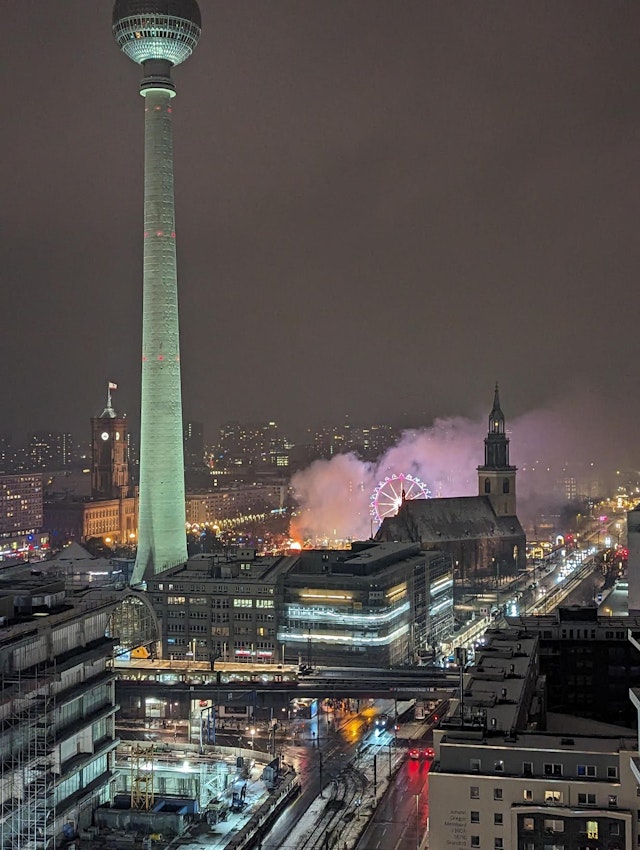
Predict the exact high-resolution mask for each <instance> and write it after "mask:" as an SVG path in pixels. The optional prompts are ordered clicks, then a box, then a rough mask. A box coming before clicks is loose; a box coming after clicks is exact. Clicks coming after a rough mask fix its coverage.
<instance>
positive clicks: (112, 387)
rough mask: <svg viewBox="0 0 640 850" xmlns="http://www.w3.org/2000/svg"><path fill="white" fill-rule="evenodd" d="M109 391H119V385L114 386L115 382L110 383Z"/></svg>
mask: <svg viewBox="0 0 640 850" xmlns="http://www.w3.org/2000/svg"><path fill="white" fill-rule="evenodd" d="M109 389H110V390H117V389H118V385H117V384H114V383H113V381H109Z"/></svg>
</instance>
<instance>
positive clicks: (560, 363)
mask: <svg viewBox="0 0 640 850" xmlns="http://www.w3.org/2000/svg"><path fill="white" fill-rule="evenodd" d="M200 6H201V10H202V17H203V33H202V37H201V40H200V44H199V46H198V48H197V49H196V51H195V53H194V55H193V56H192V57H191V58H190V59H189V60H188V61H187V62H186V63H185V64H184V65H182V66H180V67H178V68H177V69H176V70H175V72H174V79H175V81H176V84H177V88H178V97H177V99H176V101H175V102H174V110H173V117H174V138H175V177H176V215H177V232H178V262H179V273H178V279H179V290H180V310H181V338H182V342H181V346H182V358H181V359H182V366H183V372H182V379H183V406H184V413H185V416H186V417H190V418H194V419H200V420H202V421H204V423H205V428H206V433H207V435H208V436H213V431H214V429H215V427H217V425H218V424H219V423H220V422H222V421H225V420H229V419H241V420H247V419H268V418H275V419H277V420H278V422H280V423H281V424H282V425H283V426H284V428H285V430H291V431H293V432H294V433H295V431H296V429H300V428H301V427H302V426H305V425H307V424H312V423H316V422H319V421H337V422H340V421H342V419H343V417H344V416H345V415H346V414H348V415H350V416H351V417H352V418H353V419H354V420H356V421H371V420H378V421H392V422H410V423H412V424H416V423H420V422H424V423H425V424H426V423H428V422H429V421H430V420H431V419H432V418H433V417H436V416H437V417H446V416H453V415H464V416H476V415H477V414H479V413H482V415H483V416H484V415H485V414H486V413H487V412H488V410H489V406H490V403H491V398H492V388H493V383H494V381H495V380H496V379H499V381H500V384H501V389H502V399H503V408H504V410H505V412H506V413H507V416H508V417H509V416H511V417H516V416H521V415H523V414H528V413H530V412H531V411H536V410H539V409H547V408H550V407H553V408H556V409H557V408H558V406H560V407H562V406H563V405H564V403H565V400H567V408H568V409H569V410H570V411H573V413H572V415H574V416H578V417H580V416H581V417H582V418H583V419H584V415H585V414H584V411H585V410H589V404H590V402H591V400H592V399H593V400H594V407H593V422H592V423H591V425H592V426H594V424H595V423H598V427H601V428H602V430H603V431H605V430H606V429H607V428H612V429H614V431H615V435H614V437H613V439H615V440H616V442H618V443H625V441H628V442H629V441H630V440H631V438H632V436H633V435H634V434H635V431H636V420H637V418H638V415H639V414H640V395H639V393H638V391H637V370H638V366H639V363H640V358H639V344H638V340H639V332H638V329H639V322H638V317H639V307H640V303H639V302H640V294H639V290H638V270H639V266H640V263H639V260H640V240H639V239H638V235H637V231H638V226H639V221H640V180H639V176H638V175H639V165H640V162H639V152H640V133H639V129H640V50H639V49H638V36H639V34H640V4H638V3H636V2H618V3H610V2H604V0H603V2H588V1H587V0H579V2H578V0H576V2H569V1H568V0H565V2H557V0H550V1H549V2H535V3H531V2H530V0H527V1H526V2H518V0H508V2H507V0H504V2H491V3H479V2H476V1H475V0H474V2H464V0H461V1H460V2H456V3H439V2H431V0H415V2H414V0H385V2H383V0H356V1H355V2H354V0H322V2H318V1H317V0H277V2H275V0H273V1H272V2H265V0H261V1H260V2H257V0H254V2H244V3H241V2H228V0H227V2H211V0H201V2H200ZM111 8H112V4H111V3H110V2H106V0H105V1H104V2H98V0H65V2H63V3H60V2H56V3H54V2H43V0H5V2H4V3H3V4H2V30H1V33H0V44H1V54H2V60H3V61H2V65H3V74H4V85H3V116H4V117H3V132H2V135H1V137H0V145H1V146H2V156H1V158H0V179H1V185H2V205H1V208H0V216H1V221H0V246H1V265H0V268H1V269H2V302H1V303H2V324H1V333H0V348H1V357H0V388H1V389H2V396H3V400H4V401H3V405H2V422H0V432H4V431H14V433H15V432H18V433H19V432H21V431H26V430H32V429H42V428H58V429H65V430H71V431H72V432H73V433H74V434H75V435H77V436H78V437H80V436H85V437H88V432H89V425H88V419H89V417H90V416H91V415H95V414H96V413H99V412H100V410H101V408H102V406H104V396H105V387H106V381H107V380H108V379H111V380H114V381H117V383H118V384H119V390H118V395H117V399H116V406H117V408H118V410H119V411H126V412H128V414H129V416H131V417H132V418H133V419H135V420H137V418H138V407H139V383H140V345H141V341H140V336H141V297H142V173H143V172H142V166H143V163H142V153H143V119H144V116H143V101H142V99H141V97H140V96H139V94H138V82H139V78H140V76H141V72H140V69H139V68H137V67H136V66H135V65H134V63H133V62H131V61H130V60H129V59H127V58H126V57H125V56H124V54H121V53H120V52H119V51H118V48H117V46H116V44H115V42H114V40H113V37H112V34H111ZM585 399H586V403H585ZM596 402H597V403H596ZM608 403H609V404H611V407H610V408H609V409H608V413H607V408H606V406H605V405H606V404H608ZM576 411H580V413H577V412H576ZM603 411H604V412H603Z"/></svg>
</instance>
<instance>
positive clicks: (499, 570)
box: [375, 384, 526, 602]
mask: <svg viewBox="0 0 640 850" xmlns="http://www.w3.org/2000/svg"><path fill="white" fill-rule="evenodd" d="M516 472H517V470H516V467H515V466H512V465H511V464H510V463H509V438H508V437H507V432H506V424H505V417H504V413H503V412H502V408H501V406H500V393H499V390H498V385H497V384H496V387H495V392H494V398H493V407H492V409H491V413H490V414H489V427H488V431H487V436H486V437H485V440H484V463H483V464H482V465H480V466H478V495H477V496H457V497H453V498H446V499H407V500H403V502H402V504H401V506H400V508H399V510H398V513H397V514H396V515H395V516H393V517H387V518H385V519H384V520H383V522H382V525H381V526H380V528H379V530H378V533H377V534H376V537H375V539H376V540H379V541H411V542H414V543H420V546H421V548H422V549H423V550H440V551H443V552H447V553H449V554H450V555H451V559H452V561H453V565H454V580H455V588H454V600H455V601H456V602H459V601H460V600H461V599H462V597H463V596H465V595H468V594H470V593H481V592H482V591H483V590H486V588H487V585H489V587H491V586H492V584H493V586H494V587H499V585H500V583H501V582H504V580H505V579H507V578H508V577H512V576H516V575H517V574H518V572H519V571H520V570H524V568H525V546H526V538H525V533H524V529H523V528H522V525H521V524H520V521H519V519H518V516H517V513H516Z"/></svg>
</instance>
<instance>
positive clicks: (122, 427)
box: [91, 386, 129, 499]
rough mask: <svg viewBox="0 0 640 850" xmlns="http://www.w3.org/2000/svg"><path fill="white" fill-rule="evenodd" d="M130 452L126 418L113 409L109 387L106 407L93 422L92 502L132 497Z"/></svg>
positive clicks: (93, 418)
mask: <svg viewBox="0 0 640 850" xmlns="http://www.w3.org/2000/svg"><path fill="white" fill-rule="evenodd" d="M127 449H128V425H127V418H126V416H118V415H117V414H116V412H115V410H114V409H113V406H112V403H111V386H110V387H109V389H108V391H107V406H106V407H105V409H104V410H103V411H102V413H101V414H100V416H94V417H92V419H91V454H92V463H91V498H92V499H123V498H125V497H126V496H128V495H129V463H128V460H127Z"/></svg>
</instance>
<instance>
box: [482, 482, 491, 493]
mask: <svg viewBox="0 0 640 850" xmlns="http://www.w3.org/2000/svg"><path fill="white" fill-rule="evenodd" d="M484 492H485V493H490V492H491V479H490V478H485V479H484Z"/></svg>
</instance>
